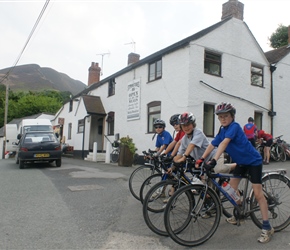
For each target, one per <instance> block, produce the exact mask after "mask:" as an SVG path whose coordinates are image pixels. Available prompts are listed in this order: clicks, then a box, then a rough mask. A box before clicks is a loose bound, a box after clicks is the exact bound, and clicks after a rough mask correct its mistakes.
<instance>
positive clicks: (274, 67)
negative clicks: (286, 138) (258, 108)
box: [268, 64, 277, 135]
mask: <svg viewBox="0 0 290 250" xmlns="http://www.w3.org/2000/svg"><path fill="white" fill-rule="evenodd" d="M276 68H277V67H276V66H275V65H274V64H271V66H270V72H271V111H269V112H268V115H269V116H270V117H271V135H273V133H274V125H273V123H274V116H275V115H276V112H275V111H274V86H273V72H274V71H275V70H276Z"/></svg>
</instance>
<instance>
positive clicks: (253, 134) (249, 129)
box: [244, 117, 258, 148]
mask: <svg viewBox="0 0 290 250" xmlns="http://www.w3.org/2000/svg"><path fill="white" fill-rule="evenodd" d="M257 131H258V130H257V126H256V125H255V124H254V118H253V117H249V119H248V123H247V124H246V125H245V126H244V132H245V134H246V136H247V138H248V140H249V142H250V143H251V144H252V145H253V147H254V148H256V138H257V136H258V133H257Z"/></svg>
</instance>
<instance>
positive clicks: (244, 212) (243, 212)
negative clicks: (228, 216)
mask: <svg viewBox="0 0 290 250" xmlns="http://www.w3.org/2000/svg"><path fill="white" fill-rule="evenodd" d="M272 174H280V175H283V176H284V177H285V178H286V179H287V180H288V181H289V182H290V179H289V178H288V177H287V176H285V174H286V170H285V169H277V170H264V171H263V175H262V178H263V179H264V178H267V176H270V175H272ZM216 178H222V179H232V178H238V179H245V180H246V183H245V186H244V188H243V194H244V195H245V197H244V198H243V200H242V203H241V206H240V205H238V204H237V203H236V201H235V200H234V199H233V198H232V197H231V196H230V195H229V194H228V193H227V192H226V191H225V190H224V189H223V188H222V187H221V185H220V184H219V183H218V182H217V181H216ZM208 179H209V180H210V181H211V182H212V183H213V184H214V186H215V187H216V188H217V189H218V190H219V191H220V192H221V193H222V194H223V195H224V196H225V197H226V198H227V200H228V201H229V202H230V203H231V204H232V205H233V206H234V209H236V211H237V213H238V215H240V216H242V217H244V218H246V217H248V216H249V215H250V214H251V213H252V212H255V211H258V210H260V208H259V206H256V207H254V208H252V209H249V208H248V204H249V202H248V201H249V199H250V197H252V195H253V192H254V191H253V189H251V191H250V193H249V195H248V188H249V182H250V180H249V176H248V175H245V176H235V175H233V174H222V173H217V174H210V175H209V176H208ZM206 186H207V187H206V188H208V183H207V184H206ZM206 192H207V189H206ZM263 193H264V195H265V196H266V197H267V198H268V199H270V200H271V201H273V202H274V203H271V205H268V207H269V208H271V207H272V206H275V205H278V204H279V203H278V202H277V200H276V197H274V196H273V195H272V194H270V193H269V192H267V191H266V190H265V189H264V188H263ZM219 200H220V199H219ZM220 202H221V201H220ZM221 203H222V202H221ZM238 225H239V220H238Z"/></svg>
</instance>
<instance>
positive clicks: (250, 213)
mask: <svg viewBox="0 0 290 250" xmlns="http://www.w3.org/2000/svg"><path fill="white" fill-rule="evenodd" d="M204 166H205V164H204V165H203V166H202V172H204V176H205V183H204V184H202V185H199V184H191V185H187V186H184V187H182V188H180V189H178V190H177V191H176V192H175V193H174V194H173V196H172V197H171V198H170V199H169V201H168V203H167V205H166V208H165V211H164V225H165V228H166V230H167V233H168V235H169V236H170V237H171V238H172V239H173V240H174V241H175V242H177V243H178V244H180V245H184V246H188V247H193V246H197V245H200V244H202V243H204V242H206V241H207V240H209V239H210V238H211V237H212V236H213V235H214V233H215V231H216V230H217V228H218V226H219V223H220V219H221V213H222V204H223V203H222V200H221V198H220V197H221V196H219V195H218V194H217V192H216V191H215V190H214V188H215V189H217V190H218V191H219V192H220V193H221V194H222V196H223V197H225V198H226V199H227V200H228V201H229V202H230V203H231V204H232V206H233V208H234V209H233V215H234V216H235V219H236V221H237V224H238V225H240V222H241V220H245V219H248V218H251V220H252V221H253V222H254V224H255V225H256V226H257V227H258V228H262V216H261V212H260V207H259V205H258V202H257V200H256V199H255V196H254V192H253V190H252V189H250V190H248V189H249V186H250V185H249V183H250V181H249V175H248V174H246V175H244V176H234V175H232V174H215V173H212V172H211V170H210V169H207V168H205V167H204ZM230 178H242V179H244V180H245V185H244V188H243V190H242V196H241V199H242V204H241V206H239V205H238V204H237V203H236V202H235V201H234V200H233V199H232V198H231V197H230V196H229V194H228V193H227V192H226V191H224V190H223V188H222V186H221V185H220V184H219V183H218V182H217V179H219V180H227V179H230ZM262 189H263V193H264V196H265V198H266V200H267V204H268V216H269V221H270V223H271V225H272V227H273V228H274V230H275V232H278V231H281V230H283V229H285V228H286V227H287V226H288V225H289V224H290V179H289V178H288V177H287V176H286V170H284V169H279V170H267V171H264V174H263V177H262ZM205 214H207V215H210V216H206V217H204V215H205ZM205 218H206V219H205Z"/></svg>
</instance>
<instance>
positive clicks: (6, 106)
mask: <svg viewBox="0 0 290 250" xmlns="http://www.w3.org/2000/svg"><path fill="white" fill-rule="evenodd" d="M5 86H6V92H5V111H4V126H3V131H4V140H3V155H2V158H3V159H4V157H5V151H6V150H5V149H6V124H7V117H8V103H9V102H8V101H9V81H8V75H7V81H6V84H5Z"/></svg>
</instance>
